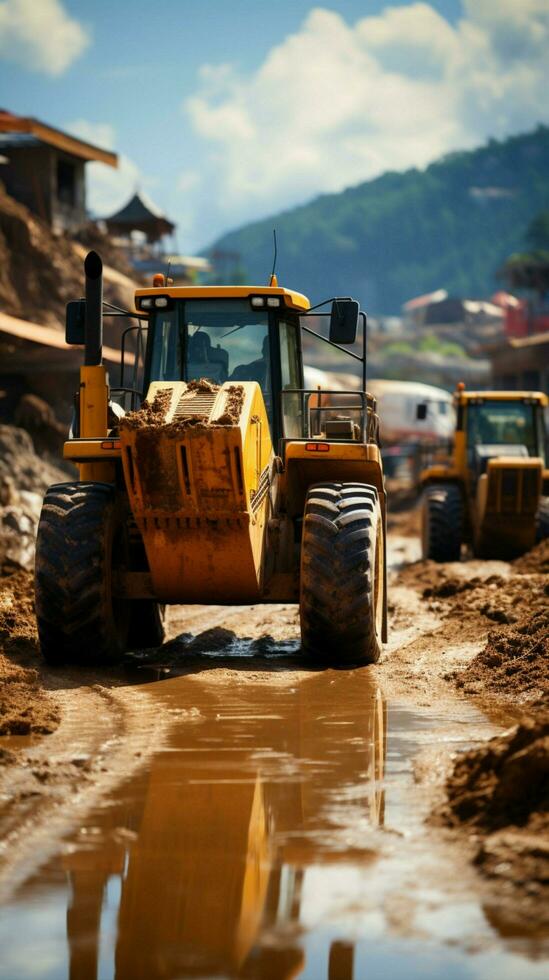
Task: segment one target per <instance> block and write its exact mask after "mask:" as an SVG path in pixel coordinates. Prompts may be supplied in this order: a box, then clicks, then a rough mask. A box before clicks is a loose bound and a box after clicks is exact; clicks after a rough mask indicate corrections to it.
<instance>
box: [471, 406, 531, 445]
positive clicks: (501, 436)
mask: <svg viewBox="0 0 549 980" xmlns="http://www.w3.org/2000/svg"><path fill="white" fill-rule="evenodd" d="M536 408H537V406H536V405H534V404H527V403H525V402H520V401H486V402H479V403H477V404H475V403H474V402H473V403H470V404H469V405H468V406H467V442H468V445H469V448H470V449H473V448H474V447H475V446H523V447H524V449H525V450H526V453H527V454H528V456H538V455H539V454H540V453H541V452H542V445H541V440H540V438H539V435H540V434H539V432H538V425H537V415H538V412H537V411H536Z"/></svg>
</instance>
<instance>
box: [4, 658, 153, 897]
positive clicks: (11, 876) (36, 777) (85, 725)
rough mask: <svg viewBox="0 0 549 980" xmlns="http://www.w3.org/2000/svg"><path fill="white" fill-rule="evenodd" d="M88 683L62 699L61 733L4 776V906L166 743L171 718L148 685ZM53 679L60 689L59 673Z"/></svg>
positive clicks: (29, 750) (23, 754)
mask: <svg viewBox="0 0 549 980" xmlns="http://www.w3.org/2000/svg"><path fill="white" fill-rule="evenodd" d="M86 679H88V680H89V678H86V677H83V678H82V679H81V683H80V684H78V685H77V686H73V687H72V689H70V690H64V691H62V692H60V693H59V694H58V696H57V701H58V703H59V706H60V708H61V712H62V717H61V722H60V725H59V727H58V728H57V730H56V731H55V732H54V733H53V734H52V735H50V736H48V738H47V739H41V740H40V741H39V742H37V743H36V744H31V745H30V747H21V748H20V749H19V752H20V758H19V760H18V763H16V764H15V765H13V766H9V767H6V768H5V769H4V771H3V774H2V776H1V777H0V838H1V840H0V902H2V901H5V900H6V899H7V897H8V896H9V895H10V894H11V893H12V892H13V891H14V890H15V889H16V888H17V887H18V885H20V884H21V883H22V882H23V881H24V880H25V879H26V878H27V877H28V876H29V874H30V873H31V872H32V871H33V869H35V868H36V866H37V865H38V864H42V863H43V862H44V861H45V860H46V859H47V858H48V856H49V855H50V854H51V853H53V852H55V851H56V850H57V849H58V847H59V842H60V840H61V839H62V837H63V836H64V835H65V834H67V833H68V831H70V830H71V828H72V827H73V826H74V825H75V824H76V822H77V821H78V820H79V819H81V818H82V817H83V815H84V814H85V813H86V812H87V811H88V810H89V809H90V808H91V807H92V806H93V805H94V804H96V803H97V802H98V800H99V799H100V798H101V797H102V796H103V795H105V794H107V793H108V792H109V791H111V790H112V789H113V788H114V787H115V786H116V785H117V784H119V783H120V782H121V781H122V780H125V779H127V778H129V777H130V776H131V775H133V774H134V773H135V772H136V771H137V770H138V769H139V768H141V767H142V766H144V765H145V764H146V763H147V760H148V759H149V758H150V756H151V755H152V754H153V753H154V752H155V751H157V750H158V748H160V747H161V745H162V744H163V742H164V739H165V738H166V735H167V732H168V730H169V727H170V721H171V718H170V716H169V715H161V714H159V713H158V712H157V710H156V705H155V702H154V699H153V698H152V697H151V696H150V695H149V694H148V693H147V691H146V690H145V688H143V687H140V686H137V687H129V688H128V687H115V688H111V689H108V688H107V687H105V686H104V685H102V684H99V683H97V679H95V681H94V682H93V681H92V683H90V684H86ZM52 682H53V683H54V684H59V682H60V678H59V675H58V674H56V675H54V676H53V677H52ZM72 683H73V685H74V678H73V679H72ZM25 741H27V742H28V740H25Z"/></svg>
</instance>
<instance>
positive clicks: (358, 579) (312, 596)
mask: <svg viewBox="0 0 549 980" xmlns="http://www.w3.org/2000/svg"><path fill="white" fill-rule="evenodd" d="M383 590H384V548H383V524H382V518H381V510H380V506H379V500H378V496H377V490H376V489H375V487H370V486H366V485H365V484H360V483H320V484H317V485H316V486H312V487H311V488H310V490H309V493H308V495H307V501H306V504H305V513H304V517H303V537H302V544H301V589H300V603H299V612H300V619H301V642H302V647H303V649H304V651H305V652H306V653H308V654H310V655H312V656H318V657H321V658H322V659H324V660H325V659H328V660H329V661H330V662H331V663H337V664H343V663H345V664H351V663H353V664H355V663H375V662H376V660H377V659H378V658H379V655H380V652H381V634H382V625H383Z"/></svg>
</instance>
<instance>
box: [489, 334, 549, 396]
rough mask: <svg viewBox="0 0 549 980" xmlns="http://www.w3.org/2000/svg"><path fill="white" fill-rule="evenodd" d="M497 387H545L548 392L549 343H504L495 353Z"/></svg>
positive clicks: (530, 388) (531, 388)
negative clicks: (508, 344) (523, 345)
mask: <svg viewBox="0 0 549 980" xmlns="http://www.w3.org/2000/svg"><path fill="white" fill-rule="evenodd" d="M492 378H493V384H494V387H495V388H497V389H499V390H501V391H505V390H507V391H520V390H523V389H525V390H526V391H528V390H530V391H544V392H545V394H547V395H549V343H548V342H547V341H544V340H542V341H540V343H539V344H532V345H531V346H528V347H511V346H508V347H503V348H500V349H499V350H498V351H495V352H494V354H493V356H492Z"/></svg>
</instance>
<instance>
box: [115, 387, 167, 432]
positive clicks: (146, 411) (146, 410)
mask: <svg viewBox="0 0 549 980" xmlns="http://www.w3.org/2000/svg"><path fill="white" fill-rule="evenodd" d="M172 392H173V388H165V389H164V390H163V391H159V392H157V394H156V395H155V396H154V398H153V400H152V402H149V401H147V400H145V401H144V402H143V404H142V405H141V408H138V409H137V411H135V412H128V414H127V415H125V416H124V417H123V418H122V419H121V420H120V428H121V429H150V428H157V427H159V426H161V425H164V422H165V419H166V412H167V411H168V409H169V407H170V402H171V400H172Z"/></svg>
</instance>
